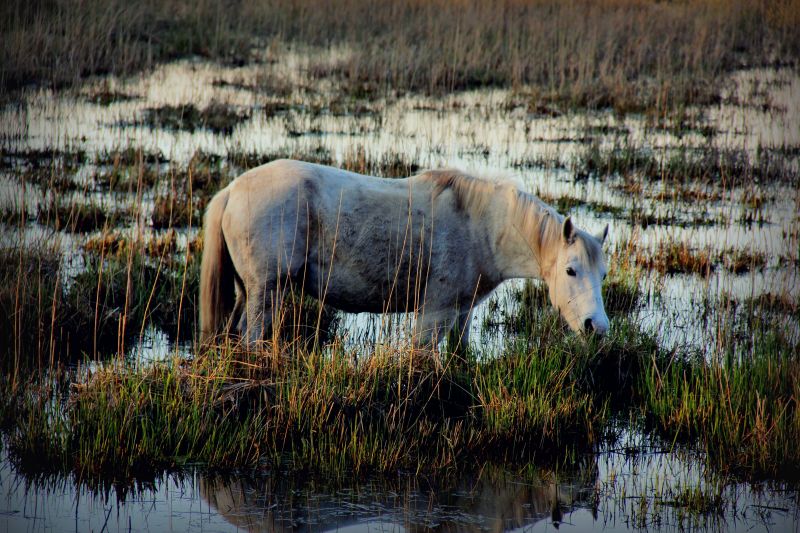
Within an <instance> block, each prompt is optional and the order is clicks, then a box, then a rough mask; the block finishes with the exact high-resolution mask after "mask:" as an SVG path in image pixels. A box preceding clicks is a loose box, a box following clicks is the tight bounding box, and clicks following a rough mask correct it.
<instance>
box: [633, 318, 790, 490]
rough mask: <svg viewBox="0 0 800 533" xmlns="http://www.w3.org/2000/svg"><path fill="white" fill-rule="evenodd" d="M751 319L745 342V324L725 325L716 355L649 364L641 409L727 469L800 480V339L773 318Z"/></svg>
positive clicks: (671, 434) (667, 432) (643, 381)
mask: <svg viewBox="0 0 800 533" xmlns="http://www.w3.org/2000/svg"><path fill="white" fill-rule="evenodd" d="M752 320H754V323H752V324H750V325H749V330H750V331H749V333H748V337H749V340H746V341H744V342H743V341H742V340H741V339H739V338H738V335H739V334H740V333H741V329H738V328H737V327H730V328H723V331H722V333H721V335H722V336H723V338H722V340H721V341H720V343H719V346H720V347H719V348H718V350H719V352H720V353H719V354H718V357H717V358H715V359H712V360H711V361H707V360H705V359H696V358H683V359H679V358H676V359H674V360H672V361H669V362H668V363H667V364H664V362H658V361H653V362H652V363H651V364H650V365H648V366H647V367H646V368H645V369H644V372H643V374H642V379H641V383H640V385H639V388H640V389H641V391H642V394H643V396H644V401H643V404H642V411H643V414H644V415H645V417H646V418H647V419H649V421H650V422H651V423H652V424H654V425H655V427H656V428H657V430H658V432H659V433H661V434H662V435H665V436H666V437H667V438H671V439H681V440H689V441H698V442H699V443H700V444H701V446H702V447H703V449H704V451H705V452H706V454H707V457H708V460H709V462H711V464H713V465H714V466H715V467H717V468H719V469H721V470H722V471H724V472H732V473H735V474H738V475H742V476H744V477H751V478H752V477H769V478H773V477H780V478H785V479H796V478H797V476H798V474H800V470H799V469H798V465H800V448H798V447H797V445H796V443H797V442H798V439H800V408H799V406H798V398H800V360H798V358H797V354H798V353H800V352H799V351H798V348H800V346H799V345H798V339H796V338H795V339H792V338H791V337H787V333H786V331H785V330H784V329H783V328H782V326H781V325H780V324H779V323H778V322H777V321H775V320H774V319H772V318H770V319H761V318H758V317H756V318H754V319H752ZM789 335H790V334H789Z"/></svg>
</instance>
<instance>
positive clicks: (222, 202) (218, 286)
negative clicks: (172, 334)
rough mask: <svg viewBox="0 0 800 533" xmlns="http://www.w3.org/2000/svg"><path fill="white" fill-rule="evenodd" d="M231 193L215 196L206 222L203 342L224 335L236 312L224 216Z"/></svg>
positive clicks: (201, 272) (201, 286)
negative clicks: (230, 317) (223, 224)
mask: <svg viewBox="0 0 800 533" xmlns="http://www.w3.org/2000/svg"><path fill="white" fill-rule="evenodd" d="M228 194H229V193H228V190H227V189H223V190H221V191H220V192H218V193H217V194H216V195H214V198H212V199H211V202H210V203H209V204H208V208H207V209H206V214H205V219H204V220H203V260H202V262H201V263H200V341H201V342H202V343H204V344H206V343H210V342H212V341H213V340H214V338H215V337H216V336H217V335H219V334H220V333H222V331H223V326H224V324H225V319H226V317H227V316H228V315H229V314H231V313H232V312H233V304H234V276H235V271H234V268H233V262H232V261H231V256H230V253H229V252H228V246H227V245H226V244H225V236H224V235H223V233H222V215H223V213H224V212H225V207H226V206H227V205H228Z"/></svg>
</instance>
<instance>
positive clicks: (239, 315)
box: [225, 277, 246, 337]
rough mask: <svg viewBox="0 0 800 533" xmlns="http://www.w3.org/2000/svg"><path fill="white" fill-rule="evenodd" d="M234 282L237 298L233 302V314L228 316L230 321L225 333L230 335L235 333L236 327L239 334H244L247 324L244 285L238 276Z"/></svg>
mask: <svg viewBox="0 0 800 533" xmlns="http://www.w3.org/2000/svg"><path fill="white" fill-rule="evenodd" d="M234 283H235V285H236V300H235V301H234V303H233V311H232V312H231V316H229V317H228V322H227V324H226V326H225V334H226V335H227V336H229V337H230V336H231V334H232V333H233V331H234V328H235V329H236V332H237V333H238V334H239V335H242V334H244V327H243V325H244V324H246V321H245V320H244V316H245V312H244V308H245V301H246V296H245V292H244V287H243V286H242V284H241V282H240V281H239V279H238V277H237V278H236V279H235V282H234Z"/></svg>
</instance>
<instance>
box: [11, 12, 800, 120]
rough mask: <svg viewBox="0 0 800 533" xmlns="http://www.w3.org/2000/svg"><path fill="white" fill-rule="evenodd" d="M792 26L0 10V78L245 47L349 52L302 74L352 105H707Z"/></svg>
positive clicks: (631, 15)
mask: <svg viewBox="0 0 800 533" xmlns="http://www.w3.org/2000/svg"><path fill="white" fill-rule="evenodd" d="M798 13H800V2H799V1H798V0H777V1H774V2H749V1H746V0H688V1H685V2H656V1H650V0H603V1H588V0H577V1H574V2H558V1H554V0H551V1H547V0H528V1H525V0H504V1H500V2H489V1H485V0H464V1H453V0H434V1H430V2H419V1H417V0H390V1H387V2H381V3H379V4H376V3H374V2H370V1H367V0H348V1H346V2H341V3H339V4H337V8H336V9H329V6H328V4H327V2H325V1H324V0H300V1H297V2H286V1H283V0H242V1H240V2H238V3H237V4H236V6H235V7H234V6H223V5H221V4H218V3H217V2H211V1H210V0H201V1H199V2H191V3H190V2H187V1H186V0H175V1H171V2H157V1H155V0H150V1H145V2H122V1H121V0H112V1H107V2H106V1H102V2H101V1H99V0H90V1H88V2H87V1H78V0H56V1H54V2H47V3H38V2H33V3H31V2H22V1H20V0H13V1H11V2H7V3H4V4H3V7H2V8H0V15H1V16H0V20H2V21H4V22H2V23H0V30H1V31H0V35H2V39H1V40H0V50H2V55H3V57H4V58H5V60H4V62H3V65H4V67H3V69H2V74H1V77H2V85H3V86H4V87H6V88H9V87H18V86H20V85H22V84H25V83H29V82H31V81H39V82H44V83H48V84H51V85H59V84H64V83H71V82H74V81H75V80H77V79H80V78H81V77H84V76H86V75H88V74H102V73H107V72H117V73H126V72H131V71H134V70H137V69H141V68H146V67H148V66H152V65H153V64H154V63H155V62H158V61H163V60H167V59H171V58H175V57H178V56H184V55H188V54H199V55H203V56H206V57H211V58H215V59H222V60H227V61H234V62H236V63H239V64H241V63H244V62H247V61H249V60H250V59H251V53H250V48H251V45H252V42H253V39H254V38H255V39H256V40H258V41H260V42H262V43H267V42H275V41H278V42H285V43H290V44H303V45H311V46H319V47H329V46H331V45H334V46H341V47H343V48H344V49H345V50H349V53H347V54H346V55H345V56H344V57H343V58H342V59H340V60H337V61H336V62H334V63H330V62H327V63H326V62H322V63H320V64H317V65H312V66H311V67H312V68H311V73H312V74H314V75H316V76H324V77H334V78H338V79H339V80H341V81H342V82H343V83H344V86H345V87H346V88H347V90H348V91H349V92H350V93H351V94H354V95H361V96H368V95H370V94H374V93H375V92H376V91H382V90H383V89H385V88H392V89H406V90H419V91H425V92H444V91H453V90H458V89H464V88H470V87H476V86H487V85H504V86H523V85H530V86H532V87H534V90H533V92H532V93H530V99H531V100H532V101H534V102H539V103H542V102H545V103H546V102H548V101H554V100H555V101H564V100H566V101H568V102H570V103H571V104H574V105H580V106H589V107H609V106H613V107H615V108H617V109H619V110H621V111H624V110H626V109H635V108H640V107H641V106H642V105H648V106H655V107H658V108H662V107H668V106H671V105H675V104H680V103H683V102H695V103H700V102H703V101H706V102H707V101H709V98H712V99H713V98H716V95H717V93H718V91H717V89H718V87H717V86H716V85H715V83H714V82H715V81H716V80H717V77H718V75H719V74H720V73H723V72H725V71H727V70H730V69H734V68H738V67H740V66H742V65H748V64H749V65H760V64H765V63H774V62H775V61H779V62H795V61H796V58H797V56H798V51H800V34H798V32H796V31H795V29H796V28H797V27H798V25H800V15H798ZM209 21H213V25H212V26H211V27H209ZM365 21H369V22H368V23H365ZM31 50H36V51H37V53H35V54H31V53H30V51H31ZM536 105H539V104H534V106H536Z"/></svg>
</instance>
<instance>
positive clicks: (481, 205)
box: [419, 168, 503, 216]
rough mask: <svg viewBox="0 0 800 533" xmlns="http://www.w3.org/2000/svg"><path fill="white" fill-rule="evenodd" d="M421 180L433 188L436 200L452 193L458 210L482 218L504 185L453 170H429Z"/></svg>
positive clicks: (420, 176) (421, 176)
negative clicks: (494, 194) (444, 194)
mask: <svg viewBox="0 0 800 533" xmlns="http://www.w3.org/2000/svg"><path fill="white" fill-rule="evenodd" d="M419 180H420V181H422V182H425V183H429V184H431V185H432V186H433V192H432V195H433V198H434V199H435V198H436V197H438V196H439V195H440V194H443V193H445V192H446V191H450V192H452V193H453V196H454V197H455V201H456V208H457V209H458V210H459V211H468V212H469V213H471V214H473V215H474V216H480V215H482V214H483V213H484V212H485V211H486V208H487V207H488V205H489V202H490V201H491V199H492V196H493V193H494V192H495V191H496V190H497V188H498V187H499V186H501V185H502V183H503V182H493V181H489V180H485V179H481V178H476V177H474V176H470V175H469V174H465V173H464V172H461V171H460V170H455V169H451V168H446V169H442V170H428V171H426V172H424V173H422V174H420V175H419Z"/></svg>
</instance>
